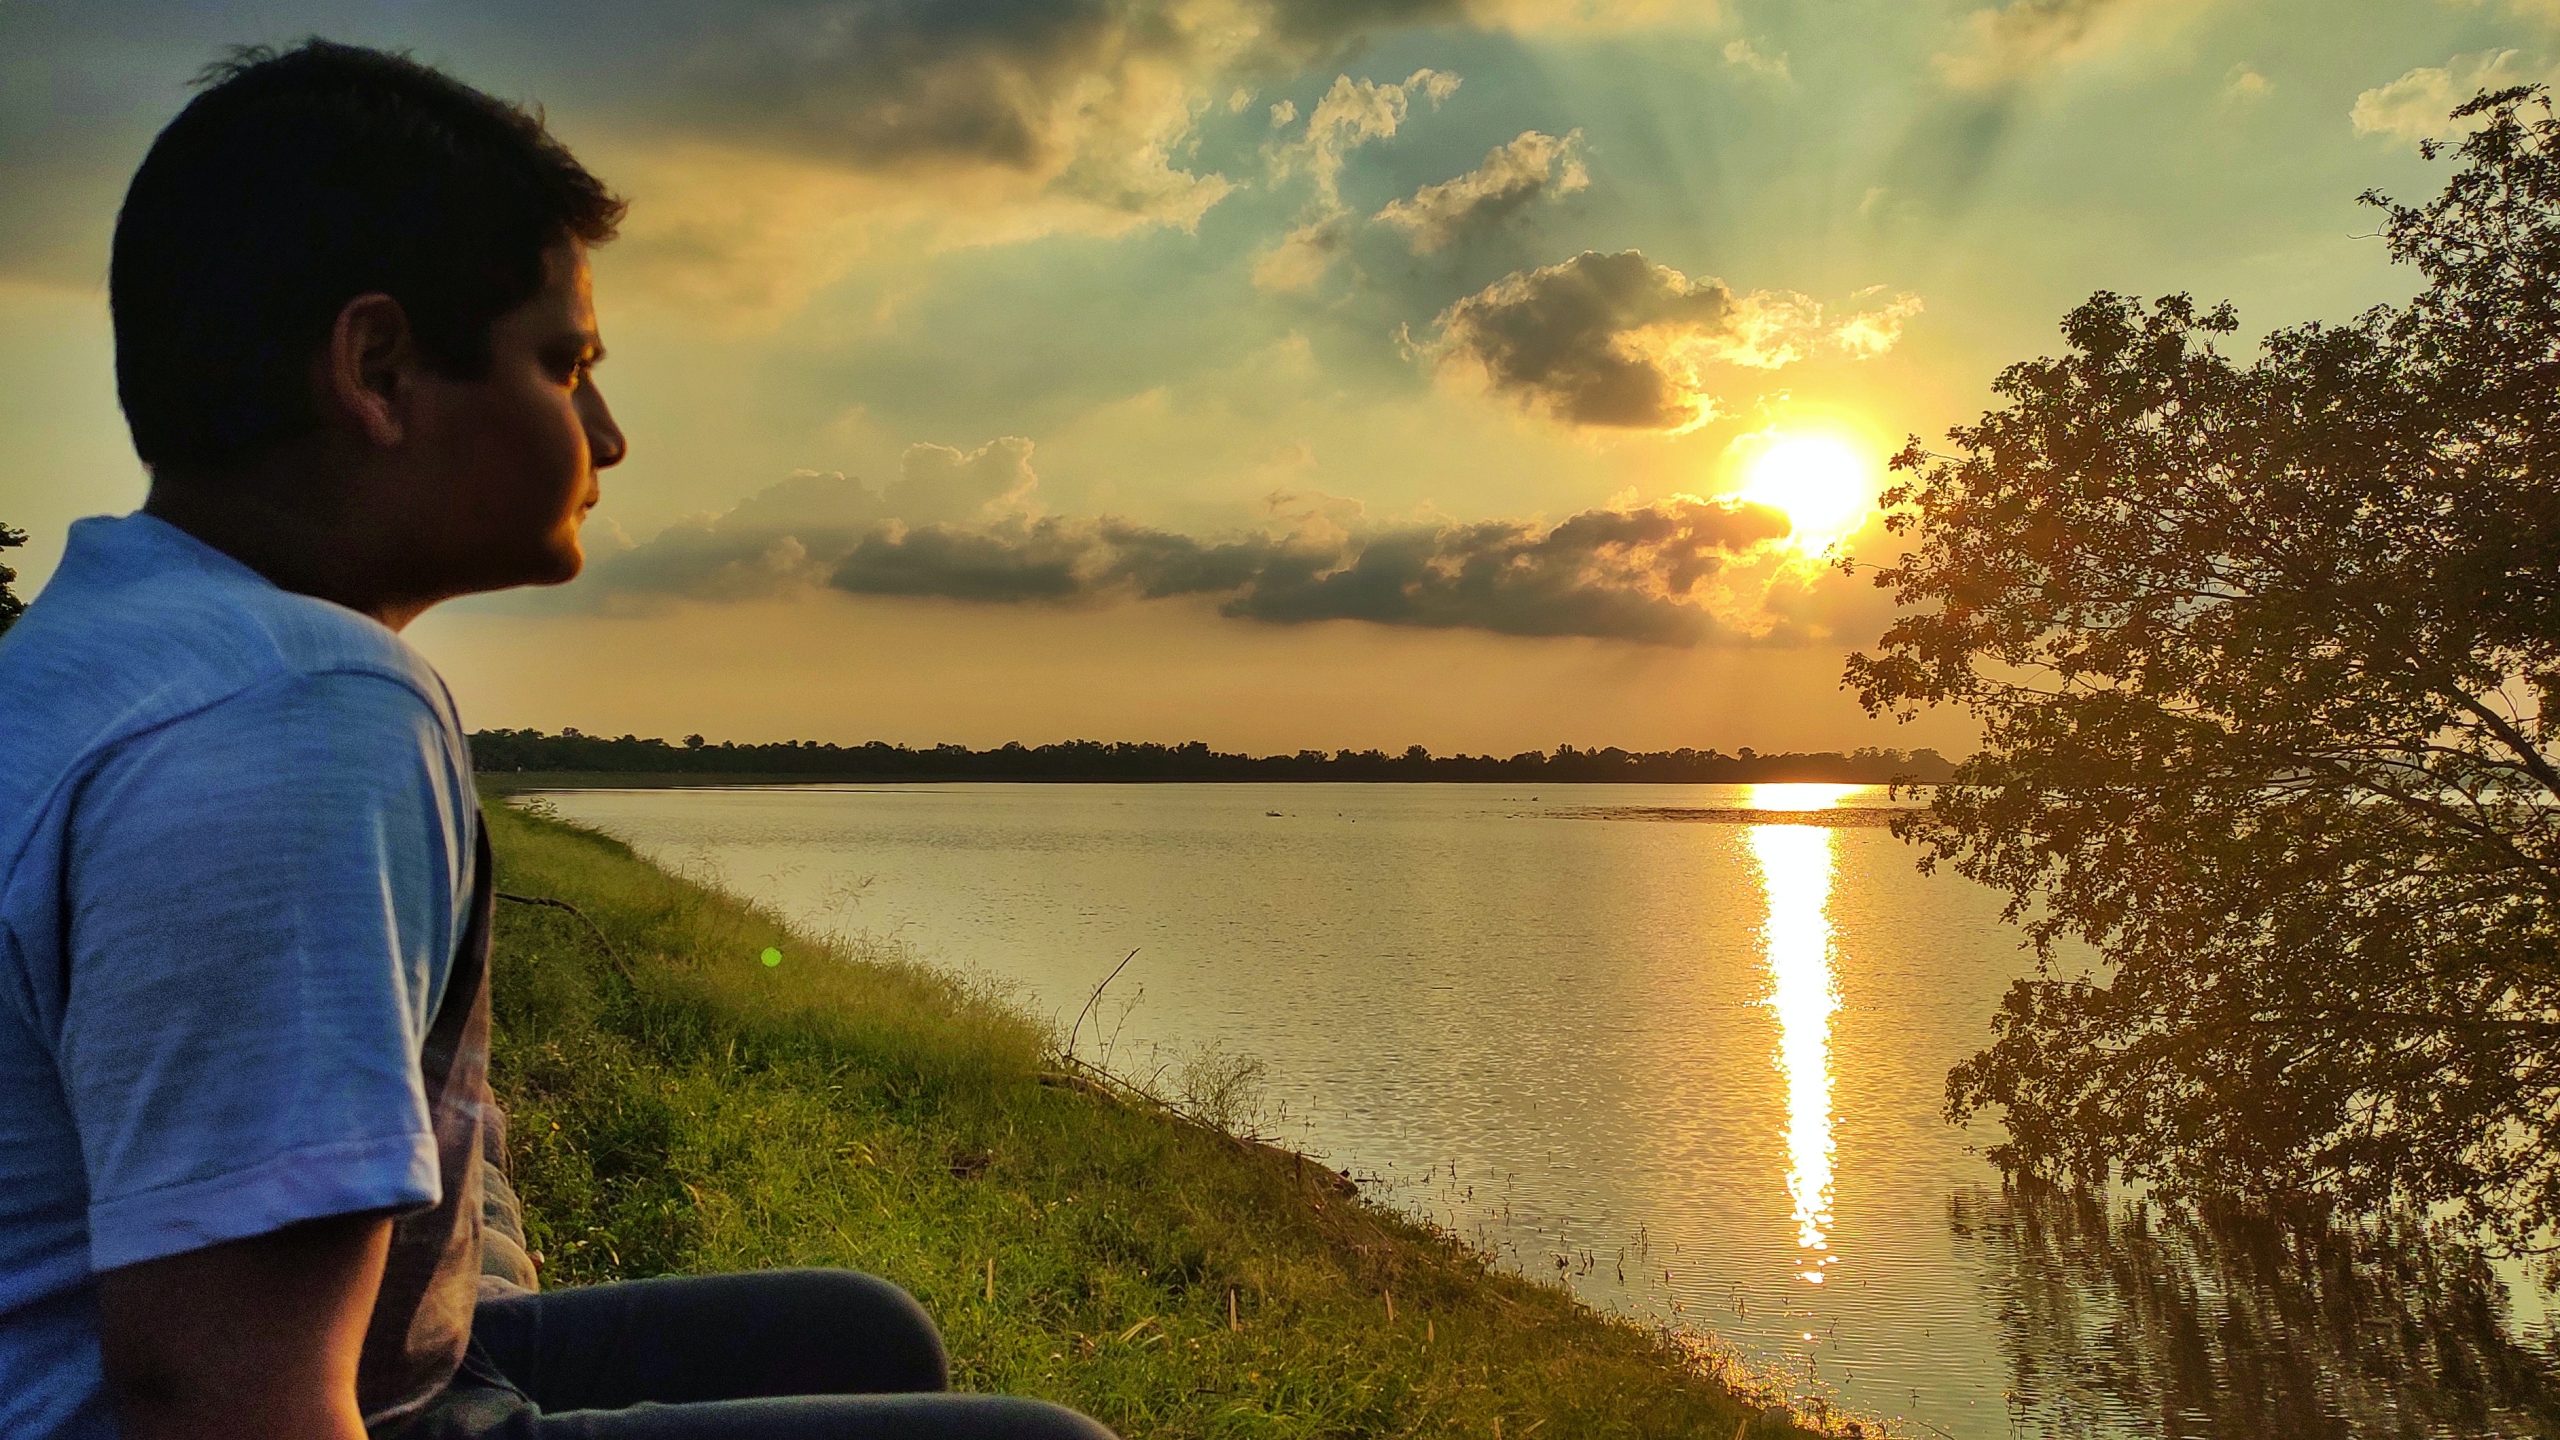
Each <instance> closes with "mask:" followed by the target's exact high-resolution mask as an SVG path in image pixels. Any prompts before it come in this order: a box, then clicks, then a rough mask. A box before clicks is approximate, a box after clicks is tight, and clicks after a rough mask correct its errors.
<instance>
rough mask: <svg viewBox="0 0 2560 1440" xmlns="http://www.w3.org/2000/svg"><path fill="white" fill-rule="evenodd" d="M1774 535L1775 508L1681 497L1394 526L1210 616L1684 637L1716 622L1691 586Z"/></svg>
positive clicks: (1779, 528) (1711, 631) (1266, 583)
mask: <svg viewBox="0 0 2560 1440" xmlns="http://www.w3.org/2000/svg"><path fill="white" fill-rule="evenodd" d="M1786 533H1787V521H1786V517H1785V516H1783V515H1781V514H1779V513H1778V512H1777V511H1775V510H1771V509H1768V508H1767V507H1764V506H1758V505H1746V504H1734V503H1726V502H1719V501H1694V500H1675V501H1667V502H1664V503H1661V504H1657V505H1651V506H1645V507H1642V508H1638V509H1627V510H1587V511H1584V512H1583V513H1581V514H1579V515H1576V516H1574V517H1573V518H1571V519H1569V520H1566V521H1565V522H1564V523H1562V524H1560V525H1556V526H1553V527H1543V528H1542V527H1540V526H1538V525H1534V524H1529V523H1525V522H1521V521H1509V520H1501V521H1489V522H1485V523H1482V524H1475V525H1454V526H1436V527H1435V526H1408V527H1404V528H1400V529H1393V530H1388V531H1385V532H1383V533H1380V534H1377V535H1374V536H1371V537H1369V538H1367V539H1366V540H1365V541H1361V542H1358V543H1357V544H1356V545H1352V546H1347V547H1346V549H1345V551H1344V553H1343V554H1342V555H1341V556H1340V557H1338V563H1336V564H1335V565H1333V566H1332V567H1331V568H1328V569H1323V570H1317V569H1314V568H1312V567H1296V566H1273V567H1269V568H1267V569H1266V570H1265V571H1264V572H1263V573H1261V574H1259V575H1257V576H1256V577H1255V579H1254V582H1253V583H1252V584H1251V585H1248V586H1247V587H1245V588H1244V589H1243V590H1241V591H1239V592H1238V593H1237V594H1236V595H1235V596H1234V597H1233V598H1232V599H1230V600H1228V601H1227V602H1226V604H1225V605H1223V606H1222V607H1221V610H1220V613H1222V614H1226V615H1231V616H1236V617H1239V618H1243V619H1251V620H1262V621H1267V622H1273V623H1283V624H1288V623H1304V622H1307V621H1313V620H1365V621H1368V622H1370V623H1372V624H1379V625H1411V626H1420V627H1424V628H1429V629H1465V630H1489V631H1492V632H1493V633H1495V634H1498V635H1531V636H1564V635H1578V636H1587V637H1591V638H1594V639H1608V640H1632V641H1638V642H1642V643H1646V644H1654V645H1695V644H1698V643H1700V642H1702V641H1705V640H1708V639H1711V638H1715V637H1716V636H1717V635H1718V634H1719V633H1720V631H1721V627H1720V626H1719V625H1718V623H1717V622H1716V621H1715V619H1714V618H1713V617H1712V616H1710V615H1709V614H1708V612H1707V611H1706V610H1705V609H1704V608H1702V607H1701V606H1700V605H1699V604H1698V603H1697V599H1698V597H1697V596H1696V593H1695V592H1696V591H1697V590H1698V588H1699V586H1700V585H1701V584H1702V583H1703V582H1704V581H1705V580H1706V579H1707V578H1708V577H1710V576H1712V575H1714V574H1715V573H1717V572H1718V571H1721V570H1723V569H1724V568H1725V567H1726V566H1727V565H1729V564H1730V563H1732V562H1733V560H1734V559H1735V558H1737V557H1738V556H1741V555H1743V554H1746V553H1748V552H1749V551H1751V550H1753V549H1755V548H1757V547H1759V546H1761V545H1763V544H1766V543H1767V542H1770V541H1773V540H1777V539H1780V538H1782V537H1784V536H1785V535H1786Z"/></svg>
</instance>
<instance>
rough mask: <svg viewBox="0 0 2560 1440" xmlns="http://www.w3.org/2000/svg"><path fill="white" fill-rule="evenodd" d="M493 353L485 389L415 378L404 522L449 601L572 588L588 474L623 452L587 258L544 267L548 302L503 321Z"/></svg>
mask: <svg viewBox="0 0 2560 1440" xmlns="http://www.w3.org/2000/svg"><path fill="white" fill-rule="evenodd" d="M489 340H490V344H489V351H490V363H489V367H488V371H487V373H486V374H485V375H484V376H483V377H481V378H479V379H474V380H456V379H452V378H450V377H447V376H443V375H440V374H437V373H436V372H435V371H434V370H433V369H432V368H430V367H420V368H419V369H417V370H415V371H413V372H412V373H413V375H414V376H415V377H416V380H417V384H418V390H417V393H416V398H415V401H414V406H413V408H411V410H410V413H409V416H408V419H409V420H410V422H411V425H412V426H413V427H414V428H413V429H412V430H411V435H410V438H411V439H412V440H413V441H414V444H415V445H416V447H417V449H416V451H415V452H414V456H413V458H414V459H415V461H416V462H417V464H416V465H415V466H414V467H403V468H404V469H406V470H408V471H409V473H410V474H411V476H412V477H413V478H414V481H415V483H416V484H417V485H418V487H419V493H417V494H415V495H414V496H413V499H414V501H415V502H416V503H415V504H414V506H413V507H410V508H411V514H412V516H413V518H414V519H415V521H416V523H417V527H418V531H419V535H418V538H419V541H420V544H421V547H422V548H423V549H426V550H428V551H429V552H430V553H431V555H432V556H433V560H434V564H433V568H435V569H437V570H440V571H443V572H444V573H445V574H446V576H447V578H448V583H449V584H451V585H452V586H453V588H454V590H455V592H456V593H471V592H475V591H482V590H498V589H504V588H506V587H509V586H514V585H556V584H559V583H561V582H562V581H565V580H568V579H571V578H572V577H574V576H575V575H577V573H578V571H579V569H580V568H581V566H582V565H583V564H584V563H585V553H584V551H583V550H582V549H581V548H580V545H579V536H578V532H579V529H580V526H581V524H582V522H583V521H584V520H585V518H586V513H587V511H588V510H590V509H592V508H593V507H594V505H595V503H596V501H597V500H598V498H600V495H601V491H600V490H599V489H598V487H597V484H596V474H597V472H598V471H600V470H603V469H604V468H606V467H607V466H610V465H613V464H615V463H617V462H619V461H620V460H621V459H622V457H623V453H624V448H625V446H624V442H623V437H622V431H621V430H620V428H619V427H617V426H616V425H615V424H614V420H613V414H612V412H611V411H610V410H608V409H607V408H606V406H605V401H604V395H603V393H602V392H601V391H599V390H598V389H597V388H596V385H595V377H594V376H593V374H592V373H590V367H591V366H593V365H594V364H595V362H596V361H597V360H599V359H601V358H602V357H603V353H604V347H603V342H602V340H601V338H600V337H599V335H598V333H597V330H596V315H595V300H594V293H593V289H592V284H591V281H590V278H589V274H588V269H587V257H586V249H585V247H584V246H583V245H580V244H578V243H577V242H575V241H564V242H563V243H561V244H559V245H557V246H554V247H553V248H552V249H551V250H550V251H548V252H547V253H546V254H545V256H544V279H543V286H542V289H541V290H539V291H537V292H536V293H535V294H534V296H533V298H532V299H530V300H527V301H526V302H525V303H524V304H522V305H519V306H517V307H516V308H515V309H514V310H511V311H509V312H507V313H506V314H504V315H502V316H500V317H499V318H498V319H497V321H496V322H495V323H494V324H493V325H492V326H491V327H490V336H489Z"/></svg>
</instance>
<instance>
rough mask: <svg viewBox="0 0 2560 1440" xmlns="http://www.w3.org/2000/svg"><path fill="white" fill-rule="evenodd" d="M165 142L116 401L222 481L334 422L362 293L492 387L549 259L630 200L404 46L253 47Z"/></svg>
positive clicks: (146, 174) (125, 215)
mask: <svg viewBox="0 0 2560 1440" xmlns="http://www.w3.org/2000/svg"><path fill="white" fill-rule="evenodd" d="M196 83H197V84H198V85H199V86H202V87H204V88H203V93H201V94H199V95H197V96H196V97H195V99H193V100H192V101H190V102H188V104H187V107H186V108H185V109H184V110H181V111H180V112H178V118H176V119H175V120H172V121H170V122H169V125H168V128H166V129H164V130H162V131H161V132H160V136H159V138H158V139H156V140H154V141H152V142H151V150H150V152H149V153H148V154H146V155H145V156H144V157H143V160H142V167H141V169H139V170H138V171H136V172H135V174H134V177H133V184H132V186H131V187H130V188H129V189H128V190H127V191H126V192H125V200H124V208H123V210H122V211H121V212H119V213H118V215H117V216H116V233H115V247H114V258H113V260H112V262H111V264H110V267H109V271H108V279H107V295H108V303H109V306H110V308H111V309H112V310H113V312H114V316H115V337H116V391H117V395H118V397H119V398H120V399H121V400H122V401H123V403H124V413H125V420H126V423H127V424H129V425H130V426H131V427H132V429H133V445H134V449H135V450H136V451H137V452H139V453H140V455H141V457H142V462H143V463H144V464H145V465H147V466H150V467H152V468H154V469H158V468H160V467H163V466H177V467H184V468H190V469H204V468H215V467H220V466H223V465H227V464H229V463H232V462H234V461H237V460H240V459H242V458H245V457H248V456H250V455H253V454H255V453H257V452H258V451H260V450H263V449H265V448H267V447H269V446H271V445H273V444H275V443H276V442H278V441H281V440H284V439H287V438H290V437H292V436H293V435H295V434H297V433H300V432H304V431H307V430H309V429H310V428H311V427H312V426H314V425H315V424H316V423H317V419H318V417H317V416H316V415H315V414H314V413H313V410H312V404H311V399H310V395H309V392H308V388H307V387H308V384H309V381H308V375H309V366H310V363H311V358H312V356H313V355H314V353H316V351H317V350H318V348H319V346H320V345H321V343H322V342H323V341H324V340H325V339H327V337H328V334H329V330H330V326H331V325H332V324H333V323H334V322H335V320H336V318H337V315H338V312H339V310H340V309H342V308H343V307H344V306H345V305H346V303H347V302H348V301H349V300H352V299H354V298H355V297H356V296H358V295H363V294H368V293H372V292H376V291H379V292H382V293H384V294H388V295H390V296H391V297H392V298H393V299H396V300H398V301H399V302H400V305H401V308H402V309H403V310H405V311H407V312H408V317H409V324H410V327H411V329H412V331H413V332H414V333H415V335H416V336H417V340H418V344H419V347H420V348H421V349H422V350H423V351H424V352H425V354H426V357H427V359H428V361H429V363H431V364H433V365H434V366H435V367H436V368H437V369H438V370H440V371H443V372H445V373H447V374H450V375H453V376H455V377H456V378H461V379H474V378H478V377H480V376H482V375H485V374H486V373H487V371H488V366H489V359H490V356H489V329H490V325H491V323H492V322H493V321H495V320H496V319H497V318H498V317H499V316H501V315H503V314H505V313H507V312H508V311H510V310H513V309H514V308H516V307H517V306H519V305H521V304H523V303H524V302H525V301H527V300H530V299H532V298H533V296H534V294H535V292H537V291H539V290H540V289H541V288H542V283H543V253H544V252H545V251H546V250H548V249H550V248H551V247H553V246H555V245H557V244H559V243H561V242H562V241H564V240H567V239H570V238H571V237H575V238H577V239H580V240H583V241H586V242H588V243H590V244H595V243H600V242H602V241H604V240H608V239H610V238H612V236H613V232H614V227H615V225H616V224H618V223H619V222H620V220H621V218H622V211H623V202H622V201H621V200H619V199H617V198H616V197H614V196H613V195H612V194H611V193H609V192H608V191H607V190H606V189H605V188H604V186H603V184H602V183H601V182H599V181H598V180H597V179H596V178H595V177H594V176H593V175H590V174H588V173H587V172H586V170H585V169H584V168H583V167H582V166H580V165H579V164H578V162H577V160H576V158H575V157H573V156H572V155H570V153H569V151H568V149H567V147H565V146H563V145H562V144H561V143H560V142H559V141H557V140H555V139H553V138H552V137H551V135H550V134H549V132H547V131H546V130H545V129H544V128H543V122H542V117H541V115H540V113H539V112H532V113H528V112H527V111H525V110H522V109H519V108H517V107H516V106H514V105H510V104H508V103H507V102H505V101H502V100H499V99H497V98H495V97H493V96H490V95H486V94H483V93H481V92H480V91H478V90H475V89H473V88H471V87H470V86H468V85H465V84H463V83H462V82H461V81H459V80H456V79H454V78H453V77H451V76H449V75H446V74H444V73H442V72H441V71H437V70H434V69H431V68H429V67H427V66H425V65H421V64H419V63H417V62H416V61H414V60H411V59H409V58H408V57H407V56H405V55H394V54H387V53H385V52H383V51H379V50H368V49H364V48H361V47H358V46H353V45H339V44H334V43H332V42H330V41H326V40H319V39H313V40H308V41H305V42H304V43H303V44H302V45H301V46H299V47H297V48H295V49H292V50H287V51H284V52H282V53H278V52H276V51H274V50H270V49H266V48H263V47H244V48H240V49H235V50H233V51H232V52H230V56H229V58H228V59H226V60H224V61H223V62H221V63H218V64H216V65H213V66H211V67H209V68H207V69H206V70H205V72H204V73H203V74H202V75H200V76H198V77H197V80H196Z"/></svg>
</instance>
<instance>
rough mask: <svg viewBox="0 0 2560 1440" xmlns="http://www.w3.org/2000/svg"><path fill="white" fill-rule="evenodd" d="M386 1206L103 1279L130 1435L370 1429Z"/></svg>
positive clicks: (104, 1337) (113, 1385)
mask: <svg viewBox="0 0 2560 1440" xmlns="http://www.w3.org/2000/svg"><path fill="white" fill-rule="evenodd" d="M390 1240H391V1220H390V1217H389V1215H388V1213H387V1212H382V1211H375V1212H371V1213H365V1214H355V1215H332V1216H329V1217H327V1218H324V1219H319V1220H306V1221H303V1222H301V1223H299V1224H295V1225H288V1226H286V1227H285V1228H284V1229H281V1230H275V1231H271V1232H269V1233H267V1234H264V1235H258V1236H253V1237H251V1238H249V1239H245V1240H232V1241H227V1242H225V1243H223V1244H220V1245H210V1246H207V1247H205V1248H204V1249H201V1250H190V1251H187V1252H185V1253H183V1254H178V1255H170V1256H166V1257H164V1258H162V1259H158V1260H146V1261H143V1262H141V1263H140V1264H136V1265H127V1266H124V1267H123V1268H121V1269H116V1270H109V1271H106V1272H104V1273H102V1274H100V1275H99V1277H98V1306H99V1312H100V1313H99V1321H100V1323H99V1340H100V1343H101V1345H102V1346H103V1348H104V1350H105V1359H106V1378H107V1390H108V1394H109V1396H110V1397H111V1398H112V1399H113V1400H114V1402H115V1407H116V1415H117V1418H118V1419H119V1420H120V1421H122V1423H123V1426H124V1435H125V1436H126V1440H364V1433H365V1430H364V1419H363V1417H362V1416H361V1415H359V1414H358V1413H357V1412H356V1356H357V1352H358V1350H359V1349H360V1348H361V1346H362V1344H363V1341H364V1327H365V1318H366V1317H367V1316H368V1315H370V1314H371V1313H372V1311H373V1299H374V1289H375V1287H376V1286H378V1285H379V1284H380V1283H381V1281H382V1262H383V1256H384V1254H385V1252H386V1251H387V1250H388V1248H389V1246H390Z"/></svg>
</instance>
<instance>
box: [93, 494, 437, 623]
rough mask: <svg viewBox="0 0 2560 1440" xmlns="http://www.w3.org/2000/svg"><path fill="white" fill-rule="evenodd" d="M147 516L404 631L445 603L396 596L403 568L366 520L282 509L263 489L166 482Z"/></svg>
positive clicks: (286, 583) (288, 585) (277, 580)
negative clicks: (432, 607)
mask: <svg viewBox="0 0 2560 1440" xmlns="http://www.w3.org/2000/svg"><path fill="white" fill-rule="evenodd" d="M142 511H143V513H144V514H146V515H150V516H153V517H155V518H157V519H160V520H163V521H165V522H167V523H169V524H171V525H174V526H176V527H178V528H179V529H181V530H184V531H186V532H187V533H188V534H190V535H192V536H194V537H195V538H196V539H198V540H201V541H203V542H204V543H205V544H207V545H210V546H212V547H213V548H214V549H216V550H219V551H221V552H222V553H224V554H225V555H228V556H230V557H231V558H232V559H234V560H237V561H239V562H240V563H241V564H243V565H246V566H248V567H249V568H250V569H252V570H255V571H257V572H258V573H259V574H260V575H263V576H265V577H266V578H267V579H268V580H269V581H271V582H273V583H274V584H275V585H276V586H277V588H279V589H284V590H291V591H293V592H295V593H296V594H301V595H311V596H316V597H318V598H320V599H322V600H328V601H331V602H334V603H336V604H339V605H343V606H345V607H347V608H348V609H350V610H354V611H357V612H358V613H360V614H364V615H369V616H371V617H373V618H374V619H375V620H377V621H380V622H381V623H382V624H384V625H386V626H388V627H390V628H391V629H393V630H395V631H396V630H405V629H407V628H408V626H409V622H410V621H412V620H415V619H417V618H418V616H419V615H420V614H421V613H423V612H424V611H425V610H426V609H427V607H428V606H430V605H433V604H434V603H435V602H436V600H437V599H440V598H442V597H440V596H438V597H424V598H421V597H418V596H414V595H404V594H399V593H396V592H397V590H398V588H399V587H397V586H396V585H394V584H392V583H391V579H392V576H393V575H394V574H395V573H396V571H397V570H398V568H399V567H398V565H397V563H396V561H395V560H394V558H393V556H392V554H391V553H390V552H389V551H388V550H387V549H385V548H384V547H383V545H382V540H383V538H384V537H382V536H380V535H379V534H378V533H376V532H372V531H370V530H368V528H367V527H366V526H364V525H363V523H362V522H361V521H360V520H351V519H346V518H338V517H324V516H323V515H321V514H319V513H317V512H316V511H315V509H314V508H313V507H308V506H296V505H287V504H282V503H279V502H277V501H276V500H274V499H273V498H271V497H270V496H269V495H268V494H267V493H266V492H265V490H264V489H263V488H262V487H260V486H257V485H254V484H249V485H239V486H236V487H234V486H227V485H226V486H216V485H213V484H207V483H201V482H189V481H172V480H170V479H167V478H165V477H161V478H155V479H154V480H153V481H152V485H151V493H150V495H149V496H148V497H147V498H146V499H144V501H143V502H142Z"/></svg>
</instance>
